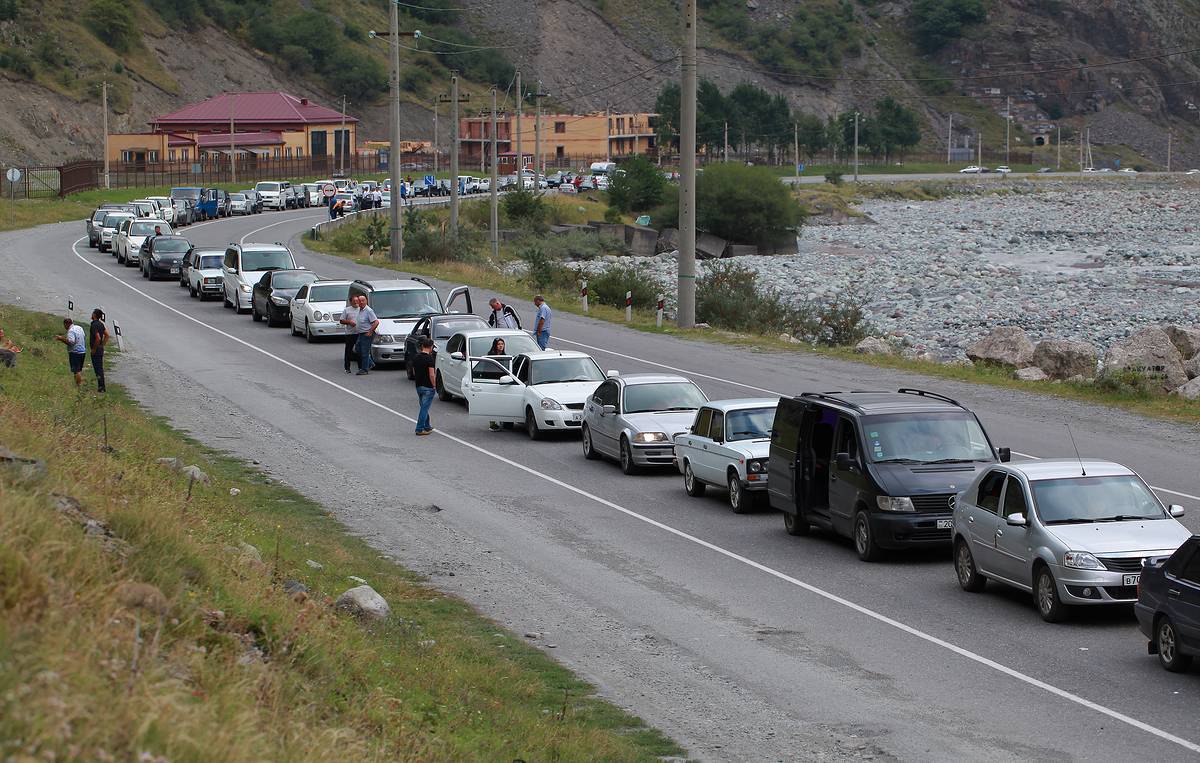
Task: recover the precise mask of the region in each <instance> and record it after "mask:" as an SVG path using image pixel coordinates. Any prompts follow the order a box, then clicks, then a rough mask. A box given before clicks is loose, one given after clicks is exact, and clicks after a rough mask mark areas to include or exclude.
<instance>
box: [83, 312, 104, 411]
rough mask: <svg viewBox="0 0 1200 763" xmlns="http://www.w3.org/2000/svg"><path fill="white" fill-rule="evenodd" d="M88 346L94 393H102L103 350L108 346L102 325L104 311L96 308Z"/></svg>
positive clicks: (93, 313)
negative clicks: (90, 352) (94, 383)
mask: <svg viewBox="0 0 1200 763" xmlns="http://www.w3.org/2000/svg"><path fill="white" fill-rule="evenodd" d="M88 344H89V345H90V346H91V349H92V370H93V371H95V372H96V391H97V392H104V348H105V346H106V345H107V344H108V327H107V326H105V325H104V311H103V310H101V309H100V308H98V307H97V308H96V309H95V310H93V311H92V325H91V326H90V328H89V330H88Z"/></svg>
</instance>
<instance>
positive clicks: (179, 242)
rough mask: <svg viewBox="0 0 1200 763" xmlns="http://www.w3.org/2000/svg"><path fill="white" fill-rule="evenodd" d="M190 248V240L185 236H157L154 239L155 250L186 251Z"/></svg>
mask: <svg viewBox="0 0 1200 763" xmlns="http://www.w3.org/2000/svg"><path fill="white" fill-rule="evenodd" d="M191 248H192V244H191V242H189V241H188V240H187V239H186V238H182V237H175V236H171V237H169V238H166V237H163V236H159V237H158V238H156V239H155V240H154V251H155V252H179V253H183V252H186V251H187V250H188V249H191Z"/></svg>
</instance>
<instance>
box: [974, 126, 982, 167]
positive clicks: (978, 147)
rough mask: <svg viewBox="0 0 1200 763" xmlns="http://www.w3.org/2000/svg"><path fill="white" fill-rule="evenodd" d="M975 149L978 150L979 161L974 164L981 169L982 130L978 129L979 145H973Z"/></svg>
mask: <svg viewBox="0 0 1200 763" xmlns="http://www.w3.org/2000/svg"><path fill="white" fill-rule="evenodd" d="M975 150H976V151H978V152H979V162H978V163H977V164H976V165H975V166H976V167H978V168H979V169H980V170H982V169H983V130H980V131H979V145H978V146H976V147H975Z"/></svg>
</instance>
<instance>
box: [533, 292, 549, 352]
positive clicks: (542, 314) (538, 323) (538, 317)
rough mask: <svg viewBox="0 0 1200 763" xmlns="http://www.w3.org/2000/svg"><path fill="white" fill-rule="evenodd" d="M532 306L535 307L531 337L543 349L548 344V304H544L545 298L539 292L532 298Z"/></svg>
mask: <svg viewBox="0 0 1200 763" xmlns="http://www.w3.org/2000/svg"><path fill="white" fill-rule="evenodd" d="M533 306H534V307H536V308H537V312H535V313H534V314H533V315H534V318H535V321H534V326H533V338H534V339H536V340H537V343H538V347H541V348H542V349H543V350H544V349H546V347H547V346H549V344H550V316H551V315H552V313H551V311H550V305H547V304H546V299H545V297H543V296H542V295H541V294H539V295H537V296H536V297H534V298H533Z"/></svg>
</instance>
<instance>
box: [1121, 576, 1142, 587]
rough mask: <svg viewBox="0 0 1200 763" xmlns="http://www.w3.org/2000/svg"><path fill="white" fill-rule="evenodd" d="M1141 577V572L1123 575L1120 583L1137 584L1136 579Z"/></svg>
mask: <svg viewBox="0 0 1200 763" xmlns="http://www.w3.org/2000/svg"><path fill="white" fill-rule="evenodd" d="M1141 579H1142V576H1141V573H1139V574H1137V575H1123V576H1121V585H1123V586H1126V585H1137V584H1138V581H1139V580H1141Z"/></svg>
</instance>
